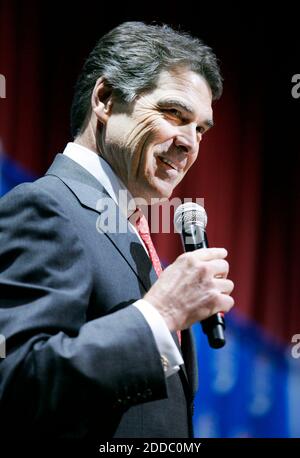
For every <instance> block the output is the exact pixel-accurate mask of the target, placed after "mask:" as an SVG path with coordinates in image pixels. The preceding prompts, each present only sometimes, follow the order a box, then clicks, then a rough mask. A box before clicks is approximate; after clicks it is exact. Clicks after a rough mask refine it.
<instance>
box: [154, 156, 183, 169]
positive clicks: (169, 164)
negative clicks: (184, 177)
mask: <svg viewBox="0 0 300 458" xmlns="http://www.w3.org/2000/svg"><path fill="white" fill-rule="evenodd" d="M157 157H158V159H159V160H160V162H161V163H163V164H164V165H165V166H166V167H167V168H168V169H170V168H171V169H173V170H176V172H180V168H179V167H178V166H177V165H176V164H175V163H174V162H173V161H171V160H170V159H167V158H166V157H164V156H157Z"/></svg>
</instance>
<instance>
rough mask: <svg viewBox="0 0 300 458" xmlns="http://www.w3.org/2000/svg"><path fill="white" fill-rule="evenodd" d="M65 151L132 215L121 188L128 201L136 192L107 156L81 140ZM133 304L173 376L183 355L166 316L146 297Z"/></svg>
mask: <svg viewBox="0 0 300 458" xmlns="http://www.w3.org/2000/svg"><path fill="white" fill-rule="evenodd" d="M63 154H65V155H66V156H68V157H69V158H70V159H72V160H73V161H75V162H77V163H78V164H79V165H81V166H82V167H83V168H85V169H86V170H87V171H88V172H89V173H90V174H91V175H93V176H94V177H95V178H96V179H97V180H98V181H99V182H100V183H101V185H102V186H103V187H104V189H105V190H106V192H107V193H108V194H109V196H110V197H111V198H112V199H113V200H114V201H115V203H116V204H117V205H118V206H119V208H120V210H121V212H122V213H123V214H124V216H125V218H127V219H128V217H129V216H130V214H128V207H127V202H126V203H125V202H124V201H123V200H120V199H119V195H120V194H119V191H123V192H124V191H126V192H127V193H128V201H130V200H131V199H132V196H131V194H130V193H129V191H128V190H127V189H126V188H125V186H124V184H123V183H122V182H121V180H120V179H119V178H118V177H117V175H116V174H115V173H114V171H113V170H112V168H111V167H110V165H109V164H108V163H107V162H106V161H105V160H104V159H103V158H101V157H100V156H98V154H96V153H95V152H93V151H91V150H89V149H88V148H85V147H84V146H82V145H79V144H78V143H68V144H67V146H66V148H65V150H64V153H63ZM122 207H123V208H122ZM131 213H132V211H131ZM129 224H130V225H131V228H132V230H133V231H134V232H135V233H136V235H137V236H138V237H139V239H140V241H141V243H142V245H143V246H144V248H145V250H146V253H147V255H148V251H147V249H146V247H145V245H144V243H143V241H142V239H141V238H140V236H139V234H138V232H137V230H136V228H135V227H134V226H133V225H132V224H131V223H130V221H129ZM132 305H134V306H135V307H137V308H138V309H139V311H140V312H141V313H142V314H143V316H144V318H145V319H146V321H147V322H148V324H149V326H150V328H151V331H152V333H153V336H154V339H155V342H156V345H157V348H158V351H159V353H160V355H161V359H162V365H163V369H164V372H165V376H166V377H169V376H170V375H172V374H174V373H175V372H177V371H178V370H179V366H180V365H181V364H183V359H182V356H181V354H180V351H179V350H178V348H177V346H176V344H175V342H174V340H173V338H172V336H171V333H170V331H169V329H168V327H167V325H166V322H165V320H164V319H163V318H162V316H161V315H160V313H159V312H158V310H157V309H156V308H155V307H153V305H151V304H150V303H149V302H148V301H145V299H140V300H138V301H136V302H134V303H133V304H132Z"/></svg>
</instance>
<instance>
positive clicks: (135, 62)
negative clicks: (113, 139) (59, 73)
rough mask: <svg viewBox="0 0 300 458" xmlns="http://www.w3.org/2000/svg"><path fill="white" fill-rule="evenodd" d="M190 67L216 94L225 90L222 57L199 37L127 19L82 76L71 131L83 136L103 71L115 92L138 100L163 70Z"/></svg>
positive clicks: (93, 56)
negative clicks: (97, 83)
mask: <svg viewBox="0 0 300 458" xmlns="http://www.w3.org/2000/svg"><path fill="white" fill-rule="evenodd" d="M178 66H184V67H187V68H188V69H190V70H192V71H194V72H195V73H198V74H200V75H201V76H203V77H204V78H205V80H206V81H207V83H208V84H209V86H210V88H211V91H212V96H213V99H218V98H219V97H220V96H221V94H222V77H221V75H220V69H219V66H218V62H217V58H216V56H215V54H214V53H213V51H212V50H211V48H210V47H208V46H206V45H205V44H204V43H203V42H202V41H201V40H200V39H199V38H196V37H192V36H191V35H189V34H188V33H186V32H182V31H177V30H174V29H173V28H171V27H170V26H168V25H165V24H164V25H147V24H145V23H143V22H124V23H123V24H120V25H119V26H117V27H115V28H114V29H112V30H111V31H110V32H108V33H107V34H106V35H104V36H103V37H102V38H100V40H99V41H98V42H97V44H96V46H95V48H94V49H93V50H92V51H91V53H90V55H89V56H88V58H87V60H86V62H85V64H84V66H83V69H82V72H81V74H80V75H79V78H78V81H77V83H76V86H75V93H74V98H73V103H72V109H71V133H72V135H73V137H76V136H77V135H79V134H80V133H81V132H82V131H83V130H84V128H85V125H86V123H87V121H88V119H89V117H90V112H91V95H92V92H93V89H94V86H95V84H96V81H97V79H98V78H99V77H100V76H103V77H104V78H105V81H106V84H107V85H109V86H110V87H111V88H112V89H113V91H114V93H115V95H116V96H117V97H119V98H120V100H122V101H124V102H129V103H130V102H132V101H134V99H135V98H136V97H137V96H138V95H140V94H141V93H143V92H145V91H147V90H151V89H153V88H154V87H155V84H156V82H157V79H158V77H159V74H160V73H161V71H162V70H172V69H173V68H175V67H178Z"/></svg>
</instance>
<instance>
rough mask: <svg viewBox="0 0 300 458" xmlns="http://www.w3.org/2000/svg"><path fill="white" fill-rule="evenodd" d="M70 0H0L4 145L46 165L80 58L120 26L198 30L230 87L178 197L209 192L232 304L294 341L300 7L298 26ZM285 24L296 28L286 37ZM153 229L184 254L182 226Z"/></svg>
mask: <svg viewBox="0 0 300 458" xmlns="http://www.w3.org/2000/svg"><path fill="white" fill-rule="evenodd" d="M72 5H73V4H72ZM72 5H71V3H70V4H68V2H67V3H66V9H65V10H63V7H62V4H61V3H60V4H59V3H57V2H49V3H47V2H46V3H42V2H40V3H39V2H35V1H27V2H22V1H9V0H0V74H3V75H4V76H5V78H6V99H0V138H1V140H2V143H3V145H4V149H5V151H6V153H7V154H9V155H11V156H12V157H13V158H14V159H15V160H17V161H18V162H19V163H20V164H22V165H23V166H24V167H25V168H27V169H28V170H29V171H32V172H34V173H37V174H42V173H44V172H45V170H46V169H47V167H48V166H49V164H50V162H51V161H52V159H53V157H54V155H55V154H56V153H57V152H59V151H61V150H62V148H63V147H64V145H65V143H66V142H67V141H69V140H70V136H69V108H70V104H71V98H72V92H73V86H74V84H75V80H76V77H77V74H78V72H79V70H80V68H81V66H82V63H83V59H84V57H85V56H86V55H87V53H88V51H89V50H90V49H91V47H92V46H93V45H94V43H95V41H96V40H97V38H98V37H99V36H100V35H101V34H102V33H103V32H105V31H106V30H109V29H110V28H111V27H113V26H114V25H117V24H118V23H120V22H122V21H124V20H128V19H130V20H146V21H151V20H159V21H162V22H167V23H171V24H173V25H176V24H181V25H182V28H183V29H185V30H189V31H191V32H192V33H194V34H197V35H199V36H200V37H202V38H203V39H204V41H206V42H208V43H209V44H210V45H211V46H212V47H213V48H214V50H215V51H216V53H217V55H218V57H219V59H220V61H221V65H222V70H223V73H224V78H225V81H224V87H225V90H224V95H223V97H222V99H221V100H220V101H218V102H217V103H216V104H215V106H214V112H215V124H216V126H215V127H214V129H213V130H212V132H211V133H209V134H208V135H207V138H205V139H204V141H203V144H202V145H201V151H200V155H199V158H198V161H197V163H196V164H195V165H194V167H193V168H192V169H191V171H190V172H189V174H188V175H187V177H186V179H185V180H184V181H183V182H182V183H181V184H180V186H179V187H178V188H177V189H176V193H175V194H174V195H175V196H179V197H181V198H184V197H190V198H197V197H204V198H205V207H206V209H207V212H208V221H209V222H208V226H207V230H208V235H209V240H210V245H211V246H225V247H226V248H227V249H228V251H229V257H228V259H229V261H230V265H231V273H230V277H231V278H232V279H233V280H234V282H235V290H234V297H235V302H236V307H235V310H236V313H238V314H240V316H244V317H246V318H250V319H253V320H255V321H256V322H258V323H259V324H261V325H262V326H263V327H264V328H265V329H266V330H267V332H268V333H269V334H270V335H271V336H272V338H273V339H277V340H278V341H286V342H287V341H290V340H291V337H292V335H293V334H296V333H299V332H300V290H299V287H298V283H299V268H298V258H300V242H299V229H300V220H299V218H300V217H299V211H298V209H299V195H300V193H299V191H300V190H299V177H298V170H299V139H298V130H299V127H298V123H299V111H300V101H299V100H300V99H299V100H295V99H293V98H292V96H291V87H292V84H291V78H292V75H293V74H294V73H299V58H298V54H297V50H299V37H297V35H296V33H295V34H294V36H291V33H292V32H291V31H292V30H297V27H296V15H294V16H295V17H294V22H295V28H294V29H293V25H292V23H291V21H293V18H292V17H291V16H290V15H289V12H288V11H286V12H284V10H282V8H281V10H278V11H277V13H278V14H277V15H276V14H275V13H276V9H275V7H274V8H273V7H272V9H273V15H274V16H273V17H271V16H270V14H269V13H268V14H266V15H264V13H263V12H262V11H261V10H259V13H258V12H257V11H256V12H255V11H253V10H252V9H251V8H250V7H249V8H248V9H247V5H246V6H245V5H244V6H243V8H244V11H242V9H240V10H239V9H237V8H233V7H232V5H231V4H230V3H228V4H227V2H226V8H225V5H224V6H223V7H221V9H220V8H219V9H218V10H217V9H216V10H214V9H213V7H212V6H209V5H204V6H203V8H202V15H201V18H200V19H199V17H198V16H197V18H196V17H194V16H195V15H193V13H192V12H191V11H187V10H185V11H182V6H181V8H180V9H179V3H178V5H177V3H176V2H175V3H174V2H172V3H171V2H166V3H165V4H164V5H160V8H156V10H155V6H154V4H153V5H151V7H150V5H149V7H147V8H146V11H145V12H141V11H140V12H137V11H133V12H132V13H131V12H130V11H129V10H128V8H127V7H126V12H125V11H122V10H121V7H120V9H119V11H118V13H116V12H112V8H111V7H109V6H107V7H104V6H103V5H99V2H90V3H89V2H88V4H87V5H85V7H84V8H83V6H80V7H78V9H77V8H76V7H75V6H74V5H75V4H74V5H73V6H72ZM176 5H177V7H176ZM171 6H172V8H171ZM214 8H216V7H215V6H214ZM254 10H255V9H254ZM116 14H117V15H116ZM286 21H288V24H286V25H287V26H288V27H289V33H288V32H286V33H285V35H284V36H281V35H280V33H279V32H278V30H279V26H283V24H284V23H285V22H286ZM154 238H155V241H156V244H157V246H158V251H159V254H160V256H161V258H162V259H165V260H167V261H168V262H170V261H172V260H173V259H174V258H175V257H176V256H177V255H178V254H179V253H180V252H181V245H180V240H179V237H178V235H176V234H173V235H169V234H160V235H154Z"/></svg>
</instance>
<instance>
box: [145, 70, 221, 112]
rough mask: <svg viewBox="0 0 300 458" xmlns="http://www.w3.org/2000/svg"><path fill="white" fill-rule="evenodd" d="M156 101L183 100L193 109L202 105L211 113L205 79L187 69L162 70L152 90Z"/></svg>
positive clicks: (209, 95) (210, 98) (210, 99)
mask: <svg viewBox="0 0 300 458" xmlns="http://www.w3.org/2000/svg"><path fill="white" fill-rule="evenodd" d="M153 96H154V97H155V99H156V101H163V100H164V99H168V98H171V99H172V100H173V99H174V100H176V99H178V101H185V102H186V103H187V104H188V105H189V106H191V108H192V109H193V110H194V109H195V107H198V108H199V107H202V109H206V110H207V112H208V113H207V114H209V113H211V103H212V92H211V89H210V87H209V85H208V83H207V82H206V80H205V79H204V78H203V77H202V76H201V75H199V74H198V73H195V72H193V71H191V70H188V69H183V68H180V69H177V70H172V71H168V70H163V71H162V72H161V73H160V75H159V78H158V80H157V83H156V88H155V89H154V91H153Z"/></svg>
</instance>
